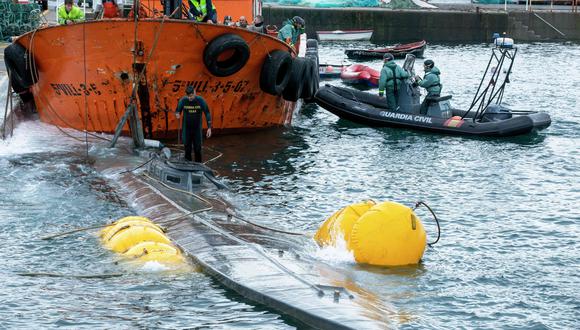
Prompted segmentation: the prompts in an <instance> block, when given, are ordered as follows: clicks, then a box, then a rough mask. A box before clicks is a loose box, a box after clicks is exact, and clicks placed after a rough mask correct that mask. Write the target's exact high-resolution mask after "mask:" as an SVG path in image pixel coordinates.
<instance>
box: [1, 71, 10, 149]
mask: <svg viewBox="0 0 580 330" xmlns="http://www.w3.org/2000/svg"><path fill="white" fill-rule="evenodd" d="M11 91H12V78H11V76H10V70H8V88H7V89H6V106H5V107H4V120H3V123H2V140H6V117H7V116H8V105H9V102H10V98H11V97H12V95H11V93H10V92H11ZM10 111H12V109H10Z"/></svg>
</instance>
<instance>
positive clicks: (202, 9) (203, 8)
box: [189, 0, 215, 22]
mask: <svg viewBox="0 0 580 330" xmlns="http://www.w3.org/2000/svg"><path fill="white" fill-rule="evenodd" d="M189 3H190V4H191V5H192V6H194V7H195V10H197V11H198V12H199V13H202V16H206V15H207V8H206V7H207V6H206V3H205V0H200V1H199V2H198V1H195V0H189ZM211 7H212V8H211V9H213V10H214V11H215V5H214V4H213V2H212V4H211ZM195 20H196V21H198V22H201V21H202V20H203V17H198V16H196V17H195Z"/></svg>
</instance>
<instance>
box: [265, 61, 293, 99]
mask: <svg viewBox="0 0 580 330" xmlns="http://www.w3.org/2000/svg"><path fill="white" fill-rule="evenodd" d="M291 70H292V57H291V56H290V54H289V53H288V52H285V51H283V50H275V51H273V52H271V53H270V54H268V56H266V59H265V60H264V64H262V71H261V72H260V88H261V89H262V90H263V91H264V92H266V93H268V94H272V95H280V94H282V92H283V91H284V89H285V88H286V86H287V85H288V80H289V79H290V73H291Z"/></svg>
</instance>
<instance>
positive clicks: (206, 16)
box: [189, 0, 218, 23]
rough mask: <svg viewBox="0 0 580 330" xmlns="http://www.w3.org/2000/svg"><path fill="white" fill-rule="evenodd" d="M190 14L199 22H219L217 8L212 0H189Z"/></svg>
mask: <svg viewBox="0 0 580 330" xmlns="http://www.w3.org/2000/svg"><path fill="white" fill-rule="evenodd" d="M189 14H190V15H191V17H193V19H194V20H195V21H197V22H202V23H217V22H218V20H217V19H218V18H217V10H216V8H215V6H214V4H213V3H212V2H211V0H189Z"/></svg>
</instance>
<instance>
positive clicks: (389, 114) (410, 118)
mask: <svg viewBox="0 0 580 330" xmlns="http://www.w3.org/2000/svg"><path fill="white" fill-rule="evenodd" d="M379 115H380V116H381V117H385V118H392V119H400V120H406V121H415V122H419V123H426V124H432V122H431V117H425V116H413V115H410V114H408V113H398V112H390V111H381V112H380V113H379Z"/></svg>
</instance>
